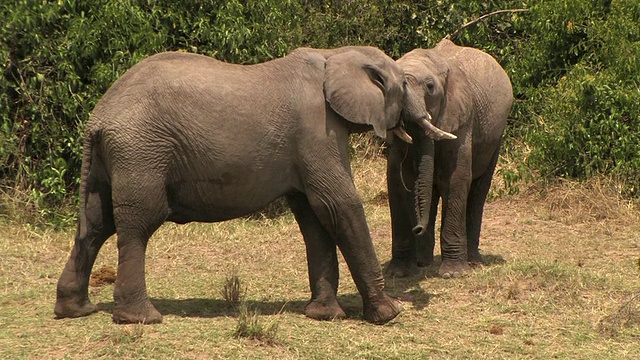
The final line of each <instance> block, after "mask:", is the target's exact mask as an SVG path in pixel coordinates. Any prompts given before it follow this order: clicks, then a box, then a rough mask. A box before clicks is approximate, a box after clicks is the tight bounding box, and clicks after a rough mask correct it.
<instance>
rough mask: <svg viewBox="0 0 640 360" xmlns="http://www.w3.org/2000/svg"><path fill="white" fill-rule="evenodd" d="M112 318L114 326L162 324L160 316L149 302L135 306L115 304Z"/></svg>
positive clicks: (142, 302)
mask: <svg viewBox="0 0 640 360" xmlns="http://www.w3.org/2000/svg"><path fill="white" fill-rule="evenodd" d="M112 318H113V322H114V323H116V324H140V323H141V324H159V323H161V322H162V315H161V314H160V312H159V311H158V310H156V308H155V307H154V306H153V304H151V301H149V300H145V301H141V302H139V303H135V304H126V305H119V304H116V307H115V309H114V310H113V315H112Z"/></svg>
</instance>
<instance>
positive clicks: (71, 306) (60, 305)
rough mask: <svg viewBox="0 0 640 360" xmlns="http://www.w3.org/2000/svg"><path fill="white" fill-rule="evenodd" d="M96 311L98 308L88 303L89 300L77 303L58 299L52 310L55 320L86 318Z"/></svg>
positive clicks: (76, 301)
mask: <svg viewBox="0 0 640 360" xmlns="http://www.w3.org/2000/svg"><path fill="white" fill-rule="evenodd" d="M96 311H98V307H97V306H96V305H94V304H93V303H92V302H91V301H89V299H83V300H81V301H78V300H73V299H60V298H59V299H58V300H57V301H56V307H55V308H54V309H53V312H54V313H55V314H56V318H57V319H64V318H77V317H82V316H87V315H90V314H93V313H94V312H96Z"/></svg>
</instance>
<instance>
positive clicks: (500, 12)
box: [444, 9, 529, 39]
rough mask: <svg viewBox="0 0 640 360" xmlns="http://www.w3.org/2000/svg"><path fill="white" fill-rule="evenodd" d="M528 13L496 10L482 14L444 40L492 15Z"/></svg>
mask: <svg viewBox="0 0 640 360" xmlns="http://www.w3.org/2000/svg"><path fill="white" fill-rule="evenodd" d="M527 11H529V9H506V10H498V11H494V12H491V13H488V14H484V15H482V16H480V17H479V18H477V19H475V20H471V21H469V22H468V23H466V24H464V25H462V26H461V27H459V28H458V30H456V31H454V32H453V34H449V35H447V36H445V37H444V38H445V39H451V38H453V37H454V36H456V35H458V33H459V32H460V31H462V30H464V29H466V28H467V27H469V26H471V25H473V24H475V23H477V22H480V21H482V20H484V19H486V18H488V17H489V16H493V15H497V14H504V13H517V12H527Z"/></svg>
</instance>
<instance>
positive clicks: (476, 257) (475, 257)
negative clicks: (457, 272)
mask: <svg viewBox="0 0 640 360" xmlns="http://www.w3.org/2000/svg"><path fill="white" fill-rule="evenodd" d="M467 261H468V262H469V265H470V266H471V267H472V268H475V267H479V266H482V265H484V260H483V259H482V255H480V252H479V251H478V250H477V249H476V250H467Z"/></svg>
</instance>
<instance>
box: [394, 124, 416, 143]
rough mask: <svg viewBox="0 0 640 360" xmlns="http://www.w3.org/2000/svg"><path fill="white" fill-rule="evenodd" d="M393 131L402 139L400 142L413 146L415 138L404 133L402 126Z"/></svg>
mask: <svg viewBox="0 0 640 360" xmlns="http://www.w3.org/2000/svg"><path fill="white" fill-rule="evenodd" d="M391 131H393V133H394V134H396V136H397V137H398V138H400V140H402V141H404V142H406V143H409V144H413V138H412V137H411V135H409V134H407V132H406V131H404V128H403V127H402V126H398V127H396V128H394V129H393V130H391Z"/></svg>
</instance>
